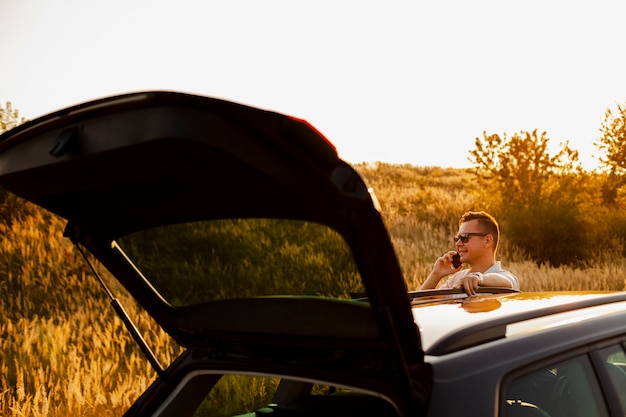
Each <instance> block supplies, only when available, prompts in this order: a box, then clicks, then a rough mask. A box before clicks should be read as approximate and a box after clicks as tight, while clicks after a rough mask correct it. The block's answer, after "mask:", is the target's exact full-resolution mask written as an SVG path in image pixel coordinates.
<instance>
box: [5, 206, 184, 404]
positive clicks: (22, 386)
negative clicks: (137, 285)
mask: <svg viewBox="0 0 626 417" xmlns="http://www.w3.org/2000/svg"><path fill="white" fill-rule="evenodd" d="M28 212H29V214H28V215H26V216H17V217H16V218H14V219H12V221H11V222H9V223H10V224H0V289H1V291H2V296H0V415H3V416H109V415H110V416H115V415H121V414H122V413H123V412H124V411H125V410H126V409H127V408H128V407H129V406H130V405H131V404H132V403H133V402H134V401H135V399H136V398H137V397H138V396H139V395H140V394H141V392H143V390H144V389H145V388H146V387H147V386H148V384H149V383H150V382H151V381H152V380H154V378H155V372H154V371H153V370H152V369H151V368H150V367H149V365H148V363H147V362H146V360H145V358H144V357H143V355H142V353H141V352H140V351H139V349H138V348H137V347H136V345H135V344H134V342H133V340H132V338H131V337H130V336H129V335H128V333H127V331H126V330H125V328H124V326H123V324H122V322H121V321H120V320H119V319H118V318H117V317H116V316H115V315H114V313H113V310H112V308H111V307H110V305H109V302H108V300H107V299H106V298H105V297H104V293H103V291H102V290H101V289H100V288H99V287H98V284H97V283H96V281H95V279H94V278H93V277H91V276H90V275H89V274H88V273H87V269H86V268H85V266H84V264H83V262H82V261H81V260H80V259H79V258H78V257H77V255H76V252H75V251H74V249H73V248H72V246H71V243H70V242H69V241H68V240H67V239H63V238H62V237H61V234H62V231H63V226H64V224H63V222H62V221H61V220H60V219H58V218H56V217H53V216H50V215H47V214H45V213H44V212H43V211H42V210H37V209H33V208H32V207H28ZM116 290H117V291H118V292H119V293H120V294H121V297H122V298H126V299H125V305H126V308H127V310H129V312H130V313H131V315H133V316H134V318H135V320H136V322H137V324H138V326H139V327H140V328H141V329H142V331H143V332H144V335H145V337H146V339H147V340H148V342H149V343H150V344H151V346H153V349H154V350H155V351H157V352H159V353H160V354H161V358H160V359H161V361H162V362H163V363H169V362H171V361H172V360H173V358H174V357H175V356H177V354H178V353H177V352H176V351H177V348H176V347H175V346H172V345H171V342H170V340H169V338H168V337H167V336H166V335H165V334H164V333H163V332H162V331H161V330H160V329H159V328H158V326H156V325H155V324H154V322H153V321H152V319H151V318H150V317H149V316H148V315H146V314H145V313H144V312H142V311H141V310H140V309H139V308H137V306H136V305H135V304H134V303H133V302H132V300H129V299H128V296H127V295H125V294H123V293H122V291H121V289H120V288H119V287H117V288H116Z"/></svg>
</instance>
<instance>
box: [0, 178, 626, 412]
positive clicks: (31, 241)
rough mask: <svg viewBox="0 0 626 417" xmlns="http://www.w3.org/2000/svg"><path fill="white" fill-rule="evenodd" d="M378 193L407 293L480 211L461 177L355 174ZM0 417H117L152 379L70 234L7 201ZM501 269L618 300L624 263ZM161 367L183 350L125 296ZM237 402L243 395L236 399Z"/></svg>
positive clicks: (515, 254) (514, 259)
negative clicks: (460, 223) (614, 293)
mask: <svg viewBox="0 0 626 417" xmlns="http://www.w3.org/2000/svg"><path fill="white" fill-rule="evenodd" d="M358 169H359V170H360V171H361V172H362V173H363V175H364V176H365V177H366V178H367V179H368V180H369V182H370V185H372V186H373V187H374V189H375V190H376V193H377V195H378V198H379V200H380V202H381V206H382V209H383V216H384V220H385V223H386V224H387V227H388V229H389V233H390V236H391V238H392V240H393V243H394V246H395V248H396V251H397V254H398V257H399V260H400V263H401V266H402V269H403V272H404V274H405V277H406V282H407V286H408V289H409V290H414V289H416V288H417V287H418V286H419V284H420V283H421V281H422V280H423V279H424V278H425V277H426V275H427V274H428V272H429V271H430V268H431V267H432V264H433V262H434V260H435V259H436V258H437V257H438V256H440V255H441V254H442V253H443V252H445V251H447V250H450V249H451V247H452V245H451V239H450V237H451V236H452V235H453V234H454V233H455V232H456V228H457V219H458V217H459V215H460V214H462V213H463V212H464V211H466V210H467V209H470V208H472V209H480V208H481V207H480V204H479V203H477V202H476V201H474V198H475V197H473V196H472V195H471V194H470V193H468V192H466V191H465V190H466V188H467V182H468V181H469V180H470V174H469V173H468V172H466V171H463V170H454V169H441V168H417V167H411V166H394V165H360V166H358ZM0 213H3V221H2V222H1V223H0V289H1V290H2V291H1V292H0V343H1V344H2V346H1V347H2V349H0V414H1V415H3V416H107V415H120V414H122V412H123V411H124V410H125V409H126V408H127V407H128V406H129V405H130V404H131V403H132V402H133V401H134V400H135V399H136V397H137V396H138V395H139V394H140V393H141V392H142V391H143V390H144V389H145V388H146V387H147V386H148V384H149V383H150V382H151V381H152V380H153V379H154V378H155V376H156V375H155V373H154V371H153V370H152V369H151V368H150V366H149V364H148V362H147V361H146V360H145V359H144V357H143V356H142V354H141V352H140V351H139V349H138V348H137V347H136V346H135V344H134V342H133V341H132V339H131V337H130V336H129V335H128V334H127V332H126V330H125V329H124V327H123V325H122V323H121V322H120V320H119V319H117V318H116V317H115V315H114V313H113V310H112V308H111V307H110V305H109V302H108V300H107V299H106V297H105V295H104V293H103V292H102V291H101V289H100V288H99V286H98V284H97V282H96V280H95V279H94V278H93V277H92V276H91V275H90V273H89V271H88V269H87V268H86V267H85V265H84V263H83V262H82V260H81V259H79V256H78V255H77V253H76V252H75V250H74V248H73V247H72V245H71V243H70V242H69V241H68V240H67V239H64V238H62V236H61V235H62V231H63V228H64V224H63V222H62V221H61V220H60V219H58V218H56V217H53V216H50V215H47V214H45V213H44V212H43V211H41V210H39V209H36V208H34V207H32V206H30V205H28V204H24V203H23V202H20V201H19V200H16V199H14V198H12V197H10V196H9V197H6V198H5V199H4V201H3V203H2V207H0ZM502 241H503V243H502V245H501V248H500V250H499V256H498V258H499V259H500V260H501V261H502V262H503V264H504V266H505V267H507V268H508V269H510V270H511V271H512V272H514V273H515V274H516V275H517V276H518V277H519V278H520V281H521V287H522V290H525V291H534V290H623V289H624V288H625V286H626V284H625V278H626V277H625V275H624V270H626V260H625V259H624V258H623V257H617V258H615V259H612V260H611V259H602V260H598V262H597V264H592V265H590V266H588V267H586V268H584V269H577V268H572V267H559V268H552V267H549V266H538V265H537V264H536V263H534V262H533V261H531V260H529V259H527V258H526V257H525V256H524V255H523V254H522V253H521V252H520V251H518V250H517V249H516V248H515V247H514V246H513V245H512V244H511V243H510V242H508V241H507V236H506V230H503V237H502ZM114 290H115V292H116V293H117V294H119V298H120V299H121V300H122V301H123V303H124V305H125V308H126V309H127V310H128V311H129V313H130V314H131V316H132V317H133V319H134V320H135V322H136V324H137V326H138V327H139V329H140V330H141V331H142V333H143V334H144V337H145V338H146V340H147V342H148V344H149V345H150V346H151V347H152V348H153V350H154V351H155V352H156V353H157V354H158V355H159V358H158V359H159V361H160V362H161V363H163V364H168V363H170V362H171V361H172V360H173V358H175V357H176V356H177V354H178V351H179V348H178V347H177V346H176V345H173V344H172V343H171V342H170V341H169V340H168V338H167V336H166V335H165V334H164V332H163V331H162V330H161V329H160V328H159V327H158V326H156V325H155V323H154V322H153V321H152V320H151V319H150V317H149V316H148V315H147V314H145V313H144V312H143V311H141V309H139V308H138V307H137V306H136V305H135V303H134V302H133V301H132V300H131V299H129V298H128V296H126V295H125V294H124V292H123V291H122V290H121V289H120V288H115V289H114ZM231 392H237V391H236V388H233V389H232V391H231Z"/></svg>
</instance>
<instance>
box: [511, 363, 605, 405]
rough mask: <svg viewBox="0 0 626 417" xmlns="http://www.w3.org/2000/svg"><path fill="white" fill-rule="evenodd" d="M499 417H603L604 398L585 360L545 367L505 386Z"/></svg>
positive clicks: (592, 371)
mask: <svg viewBox="0 0 626 417" xmlns="http://www.w3.org/2000/svg"><path fill="white" fill-rule="evenodd" d="M501 404H502V405H501V406H502V408H503V410H502V411H503V415H505V416H508V417H514V416H529V417H530V416H538V417H541V416H543V417H547V416H548V417H605V416H608V415H609V414H608V411H607V407H606V404H605V402H604V397H603V395H602V391H601V389H600V386H599V383H598V380H597V378H596V375H595V373H594V370H593V367H592V365H591V361H590V360H589V358H588V356H586V355H581V356H578V357H576V358H573V359H569V360H567V361H563V362H559V363H555V364H553V365H549V366H545V367H543V368H541V369H539V370H537V371H535V372H532V373H530V374H526V375H523V376H520V377H516V378H515V379H513V380H511V381H510V382H509V383H507V384H506V386H505V391H504V401H503V402H502V403H501Z"/></svg>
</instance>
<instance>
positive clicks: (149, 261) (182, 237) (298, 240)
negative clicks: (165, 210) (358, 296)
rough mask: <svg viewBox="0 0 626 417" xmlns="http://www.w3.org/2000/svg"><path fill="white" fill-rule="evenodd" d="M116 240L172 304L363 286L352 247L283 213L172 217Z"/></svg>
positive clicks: (340, 292)
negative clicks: (272, 215) (187, 220)
mask: <svg viewBox="0 0 626 417" xmlns="http://www.w3.org/2000/svg"><path fill="white" fill-rule="evenodd" d="M116 243H117V245H118V246H119V248H121V250H122V251H123V252H124V253H125V254H126V255H127V256H128V257H129V258H130V260H131V261H132V262H133V263H134V264H135V266H136V267H137V268H138V269H139V270H140V271H141V273H142V274H143V275H144V276H145V277H146V279H147V280H148V281H149V282H150V283H151V285H152V286H153V287H154V288H155V289H156V291H157V292H158V293H159V294H160V295H161V296H162V297H163V298H164V299H165V300H167V301H168V302H169V303H170V304H172V305H174V306H188V305H193V304H199V303H203V302H208V301H214V300H224V299H237V298H239V299H240V298H249V297H259V296H270V295H306V296H322V297H335V298H350V297H351V295H352V294H354V293H363V291H364V289H363V287H362V284H361V279H360V276H359V273H358V271H357V268H356V264H355V262H354V260H353V258H352V255H351V251H350V249H349V247H348V245H347V243H346V242H345V241H344V240H343V238H342V237H341V236H340V235H339V234H338V233H337V232H335V231H334V230H332V229H330V228H328V227H326V226H323V225H321V224H317V223H311V222H305V221H296V220H282V219H225V220H213V221H204V222H193V223H185V224H176V225H171V226H167V227H161V228H157V229H150V230H145V231H142V232H139V233H134V234H132V235H129V236H125V237H122V238H120V239H118V240H117V242H116Z"/></svg>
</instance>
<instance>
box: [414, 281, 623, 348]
mask: <svg viewBox="0 0 626 417" xmlns="http://www.w3.org/2000/svg"><path fill="white" fill-rule="evenodd" d="M624 302H626V293H625V292H604V291H579V292H520V293H507V294H491V295H476V296H472V297H460V298H459V297H455V298H451V297H449V296H447V297H446V296H444V298H442V297H441V296H438V297H437V298H436V299H430V300H428V297H422V298H415V299H414V304H413V306H412V311H413V316H414V319H415V322H416V323H417V324H418V326H419V329H420V337H421V340H422V346H423V348H424V351H425V353H426V354H427V355H434V356H439V355H445V354H448V353H452V352H457V351H460V350H463V349H467V348H470V347H474V346H478V345H481V344H485V343H488V342H490V341H493V340H499V339H503V338H506V337H514V336H516V335H521V334H528V333H530V332H536V331H540V330H543V329H546V328H550V327H555V326H558V325H563V324H567V323H570V322H571V319H572V317H574V318H576V317H578V318H580V317H582V313H581V312H582V311H583V309H590V308H595V310H594V311H593V313H589V314H594V315H600V314H605V313H606V312H607V311H614V310H624V309H625V308H626V304H625V303H624ZM619 303H621V304H619ZM596 307H599V308H596Z"/></svg>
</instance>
